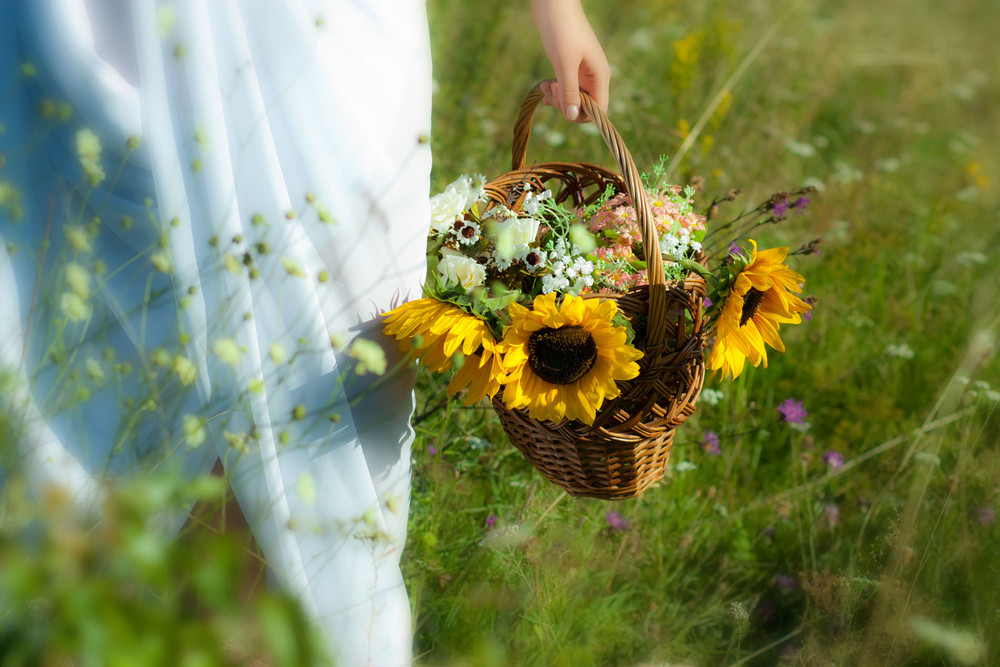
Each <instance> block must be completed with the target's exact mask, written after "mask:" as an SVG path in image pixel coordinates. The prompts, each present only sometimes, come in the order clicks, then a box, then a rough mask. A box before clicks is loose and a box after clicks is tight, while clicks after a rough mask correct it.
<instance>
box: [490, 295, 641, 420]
mask: <svg viewBox="0 0 1000 667" xmlns="http://www.w3.org/2000/svg"><path fill="white" fill-rule="evenodd" d="M508 312H509V314H510V317H511V325H510V326H509V327H508V328H507V331H506V332H505V333H504V339H503V344H504V345H505V347H506V349H505V352H504V359H503V363H504V366H505V367H506V370H507V379H506V381H505V385H504V392H503V402H504V404H505V405H506V406H507V407H509V408H513V409H526V410H527V411H528V415H529V416H531V417H532V418H533V419H548V420H551V421H562V420H563V419H564V418H566V419H576V420H578V421H580V422H583V423H584V424H592V423H593V422H594V418H595V416H596V413H597V411H598V410H600V409H601V405H602V404H603V403H604V399H606V398H615V397H616V396H618V395H619V394H620V393H621V390H620V389H619V388H618V385H617V384H616V381H617V380H630V379H632V378H634V377H635V376H637V375H638V374H639V364H637V363H635V362H636V360H638V359H639V358H641V357H642V352H640V351H638V350H636V349H635V348H634V347H632V346H631V345H629V344H628V336H627V334H626V332H625V329H624V327H619V326H615V325H614V324H613V323H612V319H613V318H614V316H615V313H617V312H618V307H617V306H616V305H615V303H614V301H609V300H604V301H600V300H597V299H584V298H581V297H575V296H572V295H566V296H565V297H564V298H563V301H562V304H561V306H558V307H557V306H556V294H555V293H550V294H544V295H541V296H538V297H535V301H534V306H533V308H532V309H531V310H528V309H527V308H525V307H524V306H521V305H519V304H517V303H512V304H511V305H510V306H509V308H508Z"/></svg>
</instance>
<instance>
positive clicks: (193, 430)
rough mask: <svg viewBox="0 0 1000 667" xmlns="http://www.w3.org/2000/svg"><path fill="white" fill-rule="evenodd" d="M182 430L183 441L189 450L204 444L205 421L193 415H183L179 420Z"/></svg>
mask: <svg viewBox="0 0 1000 667" xmlns="http://www.w3.org/2000/svg"><path fill="white" fill-rule="evenodd" d="M181 425H182V428H183V429H184V441H185V442H186V443H187V446H188V447H189V448H191V449H194V448H196V447H200V446H201V445H203V444H204V443H205V420H204V419H202V418H201V417H197V416H195V415H184V418H183V419H182V420H181Z"/></svg>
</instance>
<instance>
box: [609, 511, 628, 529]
mask: <svg viewBox="0 0 1000 667" xmlns="http://www.w3.org/2000/svg"><path fill="white" fill-rule="evenodd" d="M604 518H605V519H606V520H607V522H608V525H609V526H611V528H612V530H628V519H626V518H625V517H623V516H622V515H621V512H617V511H615V510H611V511H610V512H608V513H607V514H605V515H604Z"/></svg>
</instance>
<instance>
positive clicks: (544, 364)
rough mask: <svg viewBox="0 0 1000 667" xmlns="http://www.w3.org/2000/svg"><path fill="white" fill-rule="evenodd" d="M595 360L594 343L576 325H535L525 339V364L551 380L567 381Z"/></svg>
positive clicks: (559, 382) (585, 369)
mask: <svg viewBox="0 0 1000 667" xmlns="http://www.w3.org/2000/svg"><path fill="white" fill-rule="evenodd" d="M596 360H597V343H595V342H594V337H593V336H591V335H590V332H589V331H587V330H586V329H584V328H583V327H580V326H572V327H560V328H558V329H549V328H545V329H539V330H538V331H536V332H535V333H533V334H531V338H529V339H528V365H529V366H530V367H531V370H532V371H533V372H534V373H535V375H537V376H538V377H540V378H542V379H543V380H545V381H546V382H551V383H552V384H571V383H573V382H576V381H577V380H579V379H580V378H582V377H583V376H584V375H586V374H587V373H588V372H589V371H590V369H591V368H593V366H594V361H596Z"/></svg>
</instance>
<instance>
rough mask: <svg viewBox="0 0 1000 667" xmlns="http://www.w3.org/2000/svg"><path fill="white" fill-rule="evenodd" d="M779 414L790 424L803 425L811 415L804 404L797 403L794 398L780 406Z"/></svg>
mask: <svg viewBox="0 0 1000 667" xmlns="http://www.w3.org/2000/svg"><path fill="white" fill-rule="evenodd" d="M778 412H780V413H781V414H782V415H784V417H785V421H786V422H787V423H789V424H802V423H804V422H805V420H806V417H808V416H809V413H808V412H806V409H805V408H804V407H803V406H802V402H801V401H796V400H795V399H794V398H789V399H788V400H786V401H785V402H784V403H782V404H781V405H779V406H778Z"/></svg>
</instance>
